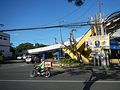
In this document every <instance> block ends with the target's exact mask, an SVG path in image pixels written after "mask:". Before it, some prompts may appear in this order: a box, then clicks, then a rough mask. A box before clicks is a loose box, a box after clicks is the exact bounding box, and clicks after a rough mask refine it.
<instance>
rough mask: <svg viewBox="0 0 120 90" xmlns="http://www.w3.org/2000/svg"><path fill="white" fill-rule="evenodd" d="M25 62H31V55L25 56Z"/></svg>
mask: <svg viewBox="0 0 120 90" xmlns="http://www.w3.org/2000/svg"><path fill="white" fill-rule="evenodd" d="M25 62H26V63H30V62H32V56H31V55H27V56H26V59H25Z"/></svg>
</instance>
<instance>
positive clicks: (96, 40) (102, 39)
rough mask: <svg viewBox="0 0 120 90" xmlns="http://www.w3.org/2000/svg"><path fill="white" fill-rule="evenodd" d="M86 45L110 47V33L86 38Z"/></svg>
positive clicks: (89, 46)
mask: <svg viewBox="0 0 120 90" xmlns="http://www.w3.org/2000/svg"><path fill="white" fill-rule="evenodd" d="M85 47H87V48H91V49H93V48H101V47H103V48H106V49H108V48H109V47H110V40H109V35H99V36H91V37H88V38H86V40H85Z"/></svg>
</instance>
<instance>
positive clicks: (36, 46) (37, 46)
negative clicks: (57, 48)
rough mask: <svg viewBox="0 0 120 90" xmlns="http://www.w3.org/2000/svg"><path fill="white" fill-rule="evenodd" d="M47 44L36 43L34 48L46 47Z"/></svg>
mask: <svg viewBox="0 0 120 90" xmlns="http://www.w3.org/2000/svg"><path fill="white" fill-rule="evenodd" d="M45 46H46V45H44V44H39V43H35V46H34V48H39V47H45Z"/></svg>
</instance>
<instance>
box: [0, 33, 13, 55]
mask: <svg viewBox="0 0 120 90" xmlns="http://www.w3.org/2000/svg"><path fill="white" fill-rule="evenodd" d="M0 52H2V53H3V55H4V56H5V57H9V56H12V53H11V52H10V35H9V34H6V33H2V32H0Z"/></svg>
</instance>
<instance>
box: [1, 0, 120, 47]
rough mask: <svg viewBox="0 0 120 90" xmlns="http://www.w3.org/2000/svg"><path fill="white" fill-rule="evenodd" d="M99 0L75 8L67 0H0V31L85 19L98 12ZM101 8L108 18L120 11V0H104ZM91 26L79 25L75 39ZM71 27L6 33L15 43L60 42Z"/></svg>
mask: <svg viewBox="0 0 120 90" xmlns="http://www.w3.org/2000/svg"><path fill="white" fill-rule="evenodd" d="M97 1H98V0H85V2H84V4H83V5H82V6H81V7H76V6H75V5H74V4H72V3H68V2H67V0H0V24H4V26H3V27H0V30H6V29H16V28H30V27H41V26H51V25H61V24H68V23H74V22H86V21H88V20H89V17H90V16H93V17H94V16H95V13H96V12H99V8H98V2H97ZM101 10H102V12H104V13H105V15H106V17H107V16H109V15H110V14H111V13H113V12H116V11H119V10H120V0H101ZM88 28H89V27H80V28H77V29H76V31H75V32H74V36H75V38H78V37H81V36H83V35H84V33H85V32H86V31H87V30H88ZM71 29H72V28H52V29H38V30H32V31H15V32H7V33H8V34H10V37H11V40H10V42H11V43H13V45H14V46H18V45H19V44H21V43H26V42H30V43H32V44H35V43H40V44H46V45H52V44H55V38H56V41H57V42H61V35H60V30H61V32H62V39H63V41H67V40H68V39H69V37H70V35H69V33H70V31H71Z"/></svg>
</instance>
